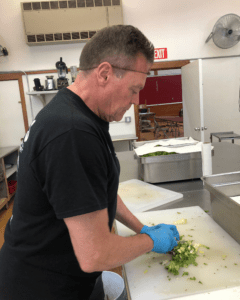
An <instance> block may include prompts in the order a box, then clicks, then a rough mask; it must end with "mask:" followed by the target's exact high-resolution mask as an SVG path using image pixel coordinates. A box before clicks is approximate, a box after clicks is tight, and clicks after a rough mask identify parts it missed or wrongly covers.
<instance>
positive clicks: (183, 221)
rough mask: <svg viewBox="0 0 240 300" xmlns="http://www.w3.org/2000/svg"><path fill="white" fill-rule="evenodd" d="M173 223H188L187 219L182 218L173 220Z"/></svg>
mask: <svg viewBox="0 0 240 300" xmlns="http://www.w3.org/2000/svg"><path fill="white" fill-rule="evenodd" d="M173 224H175V225H183V224H187V219H183V218H182V219H181V220H178V221H175V222H173Z"/></svg>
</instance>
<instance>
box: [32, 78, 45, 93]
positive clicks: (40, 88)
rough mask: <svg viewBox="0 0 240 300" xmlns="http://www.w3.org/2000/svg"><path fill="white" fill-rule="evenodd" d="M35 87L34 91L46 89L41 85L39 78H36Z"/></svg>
mask: <svg viewBox="0 0 240 300" xmlns="http://www.w3.org/2000/svg"><path fill="white" fill-rule="evenodd" d="M33 81H34V84H35V86H34V87H33V90H34V91H43V89H44V87H43V85H41V82H40V79H39V78H34V79H33Z"/></svg>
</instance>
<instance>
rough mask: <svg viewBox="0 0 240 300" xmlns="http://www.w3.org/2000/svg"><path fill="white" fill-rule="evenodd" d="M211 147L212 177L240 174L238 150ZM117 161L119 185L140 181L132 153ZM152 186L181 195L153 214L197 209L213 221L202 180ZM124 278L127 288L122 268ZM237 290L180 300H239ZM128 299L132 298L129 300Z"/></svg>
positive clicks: (219, 145)
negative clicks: (203, 299)
mask: <svg viewBox="0 0 240 300" xmlns="http://www.w3.org/2000/svg"><path fill="white" fill-rule="evenodd" d="M212 145H213V146H214V156H213V157H212V170H213V174H222V173H228V172H235V171H240V146H239V145H236V144H232V143H230V142H227V141H226V142H218V143H212ZM117 157H118V159H119V161H120V166H121V175H120V182H122V181H126V180H130V179H139V178H138V163H137V160H136V159H134V152H133V151H128V152H121V153H117ZM154 185H156V186H159V187H163V188H165V189H168V190H171V191H175V192H180V193H182V194H183V198H181V199H179V200H176V201H174V202H172V203H169V204H165V205H161V206H159V207H155V208H154V209H152V210H150V211H154V210H165V209H173V208H183V207H190V206H200V207H201V208H202V209H203V210H205V211H207V212H208V214H209V215H210V216H211V217H212V211H211V198H210V193H209V191H208V190H207V189H205V188H204V184H203V182H202V180H201V179H200V178H199V179H192V180H184V181H175V182H174V181H171V182H165V183H155V184H154ZM123 277H124V280H125V284H126V287H128V280H127V276H126V271H125V268H124V266H123ZM238 295H240V287H235V288H233V289H225V290H219V291H215V292H213V293H205V294H196V295H192V296H189V297H187V296H186V297H183V298H181V299H186V300H190V299H196V300H200V299H202V297H207V299H211V300H212V299H216V298H219V297H220V298H221V297H223V298H222V299H239V298H238V297H239V296H238ZM129 299H131V298H129Z"/></svg>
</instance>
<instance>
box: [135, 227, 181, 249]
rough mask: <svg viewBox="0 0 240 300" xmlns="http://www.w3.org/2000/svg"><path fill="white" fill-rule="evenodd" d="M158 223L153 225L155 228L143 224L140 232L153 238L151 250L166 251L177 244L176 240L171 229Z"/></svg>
mask: <svg viewBox="0 0 240 300" xmlns="http://www.w3.org/2000/svg"><path fill="white" fill-rule="evenodd" d="M159 225H160V224H159ZM159 225H157V226H155V228H152V227H148V226H143V228H142V230H141V232H140V233H145V234H147V235H149V236H150V238H151V239H152V240H153V249H152V251H153V252H157V253H167V252H169V251H171V250H172V249H173V248H174V247H176V246H177V241H176V238H175V237H174V234H173V230H172V229H170V228H169V227H168V226H159ZM163 225H165V224H163Z"/></svg>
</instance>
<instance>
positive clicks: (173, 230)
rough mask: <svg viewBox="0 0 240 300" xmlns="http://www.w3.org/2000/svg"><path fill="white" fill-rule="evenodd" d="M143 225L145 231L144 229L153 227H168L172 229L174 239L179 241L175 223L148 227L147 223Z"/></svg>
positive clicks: (152, 228)
mask: <svg viewBox="0 0 240 300" xmlns="http://www.w3.org/2000/svg"><path fill="white" fill-rule="evenodd" d="M144 227H145V229H144V230H145V231H146V230H155V229H158V228H169V229H171V230H172V232H173V236H174V237H175V239H176V240H177V241H179V239H180V235H179V232H178V230H177V227H176V226H175V225H168V224H158V225H155V226H151V227H148V226H147V225H145V226H144Z"/></svg>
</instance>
